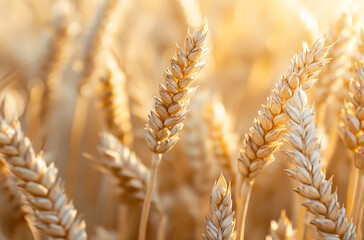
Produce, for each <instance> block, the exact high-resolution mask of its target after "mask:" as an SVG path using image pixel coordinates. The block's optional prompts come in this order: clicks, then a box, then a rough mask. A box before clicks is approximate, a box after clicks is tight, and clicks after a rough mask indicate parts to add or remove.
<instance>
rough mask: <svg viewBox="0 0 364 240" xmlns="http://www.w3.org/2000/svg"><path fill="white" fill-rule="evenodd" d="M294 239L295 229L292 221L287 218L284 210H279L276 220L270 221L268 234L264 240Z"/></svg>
mask: <svg viewBox="0 0 364 240" xmlns="http://www.w3.org/2000/svg"><path fill="white" fill-rule="evenodd" d="M294 239H296V231H295V230H294V229H293V227H292V222H291V221H290V220H289V219H288V217H287V215H286V211H284V210H282V211H281V216H280V217H279V219H278V222H276V221H274V220H273V221H271V223H270V230H269V236H267V237H266V240H294Z"/></svg>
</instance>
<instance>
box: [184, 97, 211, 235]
mask: <svg viewBox="0 0 364 240" xmlns="http://www.w3.org/2000/svg"><path fill="white" fill-rule="evenodd" d="M209 99H210V98H209V95H208V94H207V93H206V92H203V91H199V93H198V94H197V95H196V96H195V97H194V101H193V102H192V104H191V106H190V114H189V118H188V119H187V120H186V121H185V125H184V131H183V133H184V135H183V141H184V145H183V150H184V153H185V154H186V159H187V161H188V163H189V167H190V169H191V172H192V186H193V189H194V190H195V191H196V193H197V195H198V197H199V206H198V209H199V211H198V212H196V213H195V216H194V218H195V219H194V220H195V222H196V226H197V227H196V230H195V239H199V238H201V233H202V232H203V231H204V229H205V225H204V224H203V223H202V222H201V216H205V215H206V214H207V213H208V211H209V206H208V205H207V204H206V202H207V201H208V199H209V197H210V191H211V185H212V184H213V182H214V180H215V179H216V176H215V175H217V171H216V164H215V162H214V161H213V158H212V157H210V155H212V154H211V151H210V144H209V142H207V141H206V139H207V138H208V126H207V125H206V122H205V121H201V120H202V119H203V118H204V116H205V114H204V111H201V109H202V108H203V107H204V105H205V104H206V101H208V100H209Z"/></svg>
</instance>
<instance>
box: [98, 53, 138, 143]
mask: <svg viewBox="0 0 364 240" xmlns="http://www.w3.org/2000/svg"><path fill="white" fill-rule="evenodd" d="M99 79H100V85H101V89H100V100H101V104H102V110H103V111H104V119H105V125H106V127H107V129H108V131H110V132H111V133H112V134H113V135H114V136H116V137H117V138H118V139H119V140H120V141H121V142H122V143H123V144H125V145H126V146H130V145H131V144H132V141H133V135H132V126H131V122H130V112H129V101H128V97H127V94H126V89H125V88H126V86H125V85H126V79H125V75H124V73H123V72H122V70H121V69H120V66H118V64H117V63H116V61H115V59H114V57H113V56H110V57H109V58H108V61H107V63H106V66H105V71H104V73H103V74H100V77H99Z"/></svg>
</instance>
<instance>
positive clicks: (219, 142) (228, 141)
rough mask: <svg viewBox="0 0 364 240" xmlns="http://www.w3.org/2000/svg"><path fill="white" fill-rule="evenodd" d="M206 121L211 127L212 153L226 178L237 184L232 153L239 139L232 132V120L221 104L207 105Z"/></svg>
mask: <svg viewBox="0 0 364 240" xmlns="http://www.w3.org/2000/svg"><path fill="white" fill-rule="evenodd" d="M205 112H206V116H205V119H206V121H207V124H208V126H209V138H210V139H211V141H212V151H213V154H214V156H215V158H216V160H217V162H218V164H219V167H220V169H222V171H223V172H224V175H225V176H228V179H229V180H230V181H231V182H232V183H233V185H234V184H237V183H236V175H237V173H236V168H235V164H233V159H232V152H233V150H235V147H236V144H234V143H236V141H237V137H236V136H235V135H234V134H233V132H232V129H231V128H232V126H231V122H232V120H231V118H230V116H229V115H228V114H227V113H226V110H225V107H224V106H223V105H222V103H221V102H217V101H215V102H213V103H207V104H206V106H205ZM233 166H234V167H233Z"/></svg>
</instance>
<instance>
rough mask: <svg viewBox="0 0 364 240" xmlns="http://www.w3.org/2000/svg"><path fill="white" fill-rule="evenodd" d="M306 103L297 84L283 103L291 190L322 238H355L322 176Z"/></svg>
mask: <svg viewBox="0 0 364 240" xmlns="http://www.w3.org/2000/svg"><path fill="white" fill-rule="evenodd" d="M306 105H307V96H306V94H305V92H304V91H303V90H302V88H301V87H300V88H299V89H298V91H296V92H295V93H294V95H293V98H292V100H290V101H289V102H287V104H286V105H285V109H286V112H287V117H288V118H289V123H288V124H287V128H288V129H289V131H288V133H287V136H286V141H287V143H288V144H289V146H290V150H286V151H285V154H286V155H287V156H288V158H289V160H290V161H291V162H292V164H293V165H294V166H295V168H294V169H289V170H287V173H288V175H289V176H290V177H291V178H293V179H295V180H296V181H297V182H299V183H300V186H299V187H297V188H295V189H294V191H295V192H297V193H298V194H299V195H301V196H302V197H304V198H305V199H307V201H305V202H304V203H303V205H304V206H305V207H306V208H307V209H308V210H309V211H310V212H311V213H313V214H314V215H315V216H314V219H313V220H312V221H311V224H313V225H314V226H316V227H317V230H318V233H319V235H320V236H321V238H322V239H346V240H349V239H356V233H355V231H356V227H355V226H354V225H353V224H352V223H349V222H348V220H347V217H346V209H345V208H344V207H342V208H340V206H339V202H338V200H337V193H336V192H334V193H333V192H332V189H331V188H332V178H330V179H329V180H325V173H324V172H323V171H322V166H321V162H320V146H319V144H318V142H317V130H316V127H315V124H314V113H313V109H312V108H310V107H306Z"/></svg>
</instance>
